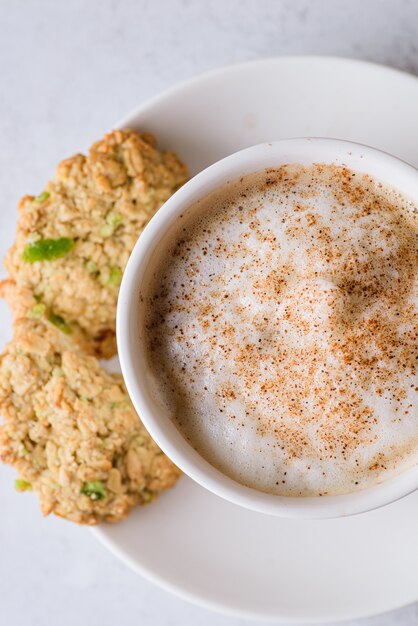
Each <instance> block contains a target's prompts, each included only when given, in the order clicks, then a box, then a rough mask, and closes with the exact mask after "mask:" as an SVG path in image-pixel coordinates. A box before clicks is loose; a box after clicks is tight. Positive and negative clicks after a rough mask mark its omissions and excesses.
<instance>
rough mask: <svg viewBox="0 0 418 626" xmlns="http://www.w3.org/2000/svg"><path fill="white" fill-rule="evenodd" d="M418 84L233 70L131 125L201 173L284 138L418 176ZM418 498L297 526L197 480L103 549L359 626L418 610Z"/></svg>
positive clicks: (389, 75)
mask: <svg viewBox="0 0 418 626" xmlns="http://www.w3.org/2000/svg"><path fill="white" fill-rule="evenodd" d="M417 111H418V79H416V78H414V77H412V76H409V75H408V74H404V73H401V72H398V71H395V70H391V69H388V68H385V67H380V66H377V65H372V64H369V63H362V62H358V61H350V60H343V59H334V58H320V57H319V58H316V57H295V58H289V57H287V58H286V57H283V58H277V59H270V60H264V61H257V62H252V63H246V64H244V65H238V66H233V67H227V68H225V69H221V70H218V71H216V72H212V73H210V74H206V75H204V76H201V77H198V78H196V79H193V80H191V81H189V82H187V83H184V84H181V85H179V86H178V87H175V88H174V89H172V90H170V91H168V92H166V93H164V94H163V95H161V96H159V97H158V98H156V99H154V100H152V101H151V102H150V103H148V104H147V105H145V106H143V107H141V108H140V109H139V110H138V111H136V112H134V113H133V114H132V115H130V116H129V117H128V118H126V119H125V120H123V122H122V123H121V124H120V125H121V126H130V127H136V128H141V129H146V130H149V131H151V132H154V133H155V134H156V136H157V137H158V139H159V142H160V144H161V146H163V147H164V148H171V149H173V150H176V151H177V152H178V153H179V154H180V155H181V157H182V158H183V159H184V160H185V161H186V163H187V164H188V166H189V168H190V170H191V172H192V173H193V174H194V173H196V172H198V171H199V170H200V169H202V168H203V167H206V166H207V165H209V164H210V163H212V162H213V161H215V160H217V159H219V158H221V157H223V156H226V155H227V154H230V153H231V152H234V151H236V150H238V149H240V148H243V147H245V146H249V145H251V144H255V143H259V142H261V141H268V140H274V139H280V138H283V137H292V136H302V135H316V136H324V137H339V138H344V139H350V140H353V141H359V142H362V143H366V144H370V145H372V146H375V147H378V148H381V149H383V150H387V151H388V152H391V153H392V154H394V155H397V156H399V157H401V158H403V159H405V160H406V161H409V162H410V163H412V164H413V165H415V166H418V125H417V124H416V122H415V120H416V116H417ZM417 525H418V492H417V493H415V494H413V495H412V496H409V497H407V498H404V499H403V500H401V501H399V502H397V503H395V504H392V505H390V506H387V507H385V508H383V509H380V510H377V511H373V512H371V513H367V514H364V515H360V516H356V517H350V518H345V519H338V520H325V521H324V520H323V521H295V520H286V519H278V518H274V517H269V516H265V515H262V514H259V513H254V512H251V511H248V510H244V509H241V508H239V507H237V506H235V505H232V504H229V503H227V502H225V501H224V500H222V499H220V498H218V497H216V496H214V495H211V494H210V493H208V492H207V491H205V490H204V489H202V488H201V487H199V486H198V485H196V484H194V483H193V482H192V481H191V480H189V479H188V478H182V480H181V482H180V483H179V485H178V486H177V487H176V488H175V489H174V490H173V491H171V492H170V493H167V494H165V495H164V496H163V497H161V499H160V500H159V501H158V502H157V503H155V504H153V505H152V506H149V507H146V508H145V509H143V510H139V509H138V510H137V511H135V512H134V513H133V514H132V515H131V516H130V518H129V519H128V520H127V521H126V522H124V523H122V524H118V525H115V526H110V525H108V526H102V527H100V528H99V529H97V530H95V531H94V532H95V534H96V536H97V537H98V538H99V539H100V540H101V541H102V542H103V543H104V544H105V545H106V546H107V547H108V548H109V549H110V550H112V551H113V552H114V553H115V554H116V555H117V556H118V557H120V558H121V559H122V560H123V561H125V562H126V563H127V564H128V565H130V566H131V567H132V568H133V569H134V570H135V571H137V572H139V573H140V574H143V575H144V576H146V577H147V578H149V579H151V580H153V581H155V582H156V583H158V584H160V585H161V586H163V587H165V588H166V589H168V590H170V591H173V592H175V593H177V594H179V595H180V596H182V597H183V598H186V599H188V600H191V601H193V602H196V603H198V604H201V605H204V606H206V607H209V608H213V609H217V610H220V611H223V612H228V613H231V614H234V615H240V616H244V617H253V618H255V619H259V620H260V619H266V620H271V621H276V622H287V623H289V622H298V623H301V622H305V623H307V622H315V621H316V622H324V621H333V620H341V619H350V618H352V619H354V618H357V617H363V616H366V615H371V614H374V613H379V612H383V611H387V610H390V609H393V608H396V607H399V606H402V605H405V604H408V603H411V602H414V601H416V600H418V583H417V580H418V537H417Z"/></svg>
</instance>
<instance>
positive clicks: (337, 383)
mask: <svg viewBox="0 0 418 626" xmlns="http://www.w3.org/2000/svg"><path fill="white" fill-rule="evenodd" d="M417 235H418V225H417V210H416V208H415V207H414V206H413V205H412V204H411V203H410V202H409V201H408V200H407V199H405V198H403V197H402V196H401V195H399V194H397V193H396V192H395V191H393V190H391V189H389V188H386V187H384V186H382V185H381V184H380V183H377V182H376V181H374V180H372V179H370V178H369V177H367V176H366V175H363V174H360V173H355V172H352V171H350V170H347V169H345V168H342V167H336V166H324V165H315V166H311V167H308V168H303V167H302V166H298V165H291V166H285V167H281V168H279V169H277V170H266V171H263V172H260V173H258V174H254V175H251V176H246V177H244V178H243V179H241V180H240V181H236V182H235V183H233V184H230V185H228V186H226V187H225V188H224V189H222V190H219V191H218V192H215V193H213V194H211V195H210V196H208V197H207V198H206V199H204V200H203V201H201V202H200V203H199V204H198V205H195V206H194V207H191V209H190V210H189V211H187V212H186V214H185V215H184V216H183V217H182V218H181V219H180V220H179V224H178V229H177V231H176V232H175V233H174V234H173V235H172V236H171V239H170V240H169V241H166V242H165V243H164V245H163V246H161V249H160V255H159V258H158V259H157V260H156V261H155V264H154V268H153V271H152V276H151V275H150V279H149V289H148V291H147V292H144V293H142V294H141V296H142V298H143V307H142V313H143V315H144V318H143V319H142V321H141V325H142V330H143V336H144V337H146V342H147V351H148V355H149V366H150V369H151V371H152V373H153V376H154V379H155V381H156V383H155V394H156V395H157V396H158V397H159V398H160V399H161V402H163V403H164V404H165V406H167V407H168V408H169V411H170V414H171V418H172V420H173V422H174V423H175V424H176V426H177V428H178V429H179V430H180V432H181V433H182V434H183V435H184V436H185V437H186V438H187V439H188V440H189V441H190V443H191V444H192V445H193V447H194V448H195V449H196V450H197V451H198V452H199V453H200V454H201V455H202V456H203V457H204V458H206V459H207V460H208V461H209V462H210V463H211V464H212V465H214V466H215V467H217V468H218V469H220V470H221V471H222V472H224V473H225V474H227V475H228V476H230V477H231V478H233V479H235V480H237V481H238V482H240V483H242V484H244V485H247V486H250V487H254V488H256V489H259V490H261V491H265V492H268V493H273V494H282V495H291V496H307V495H319V494H338V493H347V492H351V491H355V490H359V489H363V488H365V487H367V486H369V485H372V484H375V483H377V482H380V481H383V480H385V479H387V478H389V477H390V476H392V475H394V474H396V473H398V472H400V471H402V470H403V469H405V468H407V467H410V466H412V465H414V464H416V463H417V462H418V413H417V407H418V401H417V397H418V394H417V390H418V378H417V371H416V365H417V357H418V341H417V329H418V279H417V270H416V262H417V258H418V255H417V252H418V250H417Z"/></svg>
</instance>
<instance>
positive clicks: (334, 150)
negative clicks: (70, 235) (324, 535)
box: [117, 138, 418, 518]
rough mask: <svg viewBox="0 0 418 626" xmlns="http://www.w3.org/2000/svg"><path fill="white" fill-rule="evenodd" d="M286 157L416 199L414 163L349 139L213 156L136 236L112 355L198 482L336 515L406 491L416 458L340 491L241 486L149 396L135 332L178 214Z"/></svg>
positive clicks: (287, 513)
mask: <svg viewBox="0 0 418 626" xmlns="http://www.w3.org/2000/svg"><path fill="white" fill-rule="evenodd" d="M285 163H300V164H303V165H309V164H312V163H333V164H336V165H345V166H347V167H348V168H350V169H353V170H357V171H359V172H364V173H367V174H369V175H370V176H372V177H373V178H375V179H377V180H379V181H381V182H383V183H386V184H387V185H389V186H391V187H394V188H396V189H398V190H399V191H401V192H402V193H403V194H404V195H406V196H408V197H410V198H411V199H412V200H413V201H414V202H415V203H416V204H417V205H418V171H417V170H416V169H415V168H413V167H412V166H410V165H408V164H406V163H404V162H403V161H400V160H399V159H397V158H395V157H393V156H391V155H389V154H386V153H384V152H380V151H379V150H375V149H374V148H370V147H367V146H363V145H360V144H356V143H351V142H346V141H342V140H337V139H321V138H301V139H287V140H283V141H277V142H274V143H265V144H260V145H256V146H253V147H251V148H247V149H245V150H242V151H240V152H237V153H235V154H233V155H231V156H229V157H226V158H225V159H222V160H221V161H218V162H217V163H215V164H214V165H212V166H210V167H208V168H207V169H205V170H203V171H202V172H200V174H198V175H197V176H195V177H194V178H192V180H190V181H189V182H188V183H187V184H185V185H184V186H183V187H182V188H181V189H180V190H179V191H177V192H176V193H175V194H174V195H173V196H172V197H171V198H170V199H169V200H168V201H167V202H166V203H165V204H164V206H163V207H162V208H161V209H160V210H159V211H158V213H157V214H156V215H155V216H154V217H153V218H152V220H151V221H150V223H149V224H148V225H147V227H146V228H145V230H144V232H143V233H142V235H141V236H140V238H139V240H138V242H137V244H136V246H135V248H134V250H133V252H132V254H131V257H130V259H129V262H128V265H127V267H126V270H125V273H124V276H123V280H122V285H121V289H120V295H119V302H118V310H117V342H118V350H119V358H120V363H121V367H122V373H123V377H124V379H125V383H126V386H127V389H128V392H129V395H130V397H131V399H132V402H133V404H134V406H135V408H136V410H137V412H138V414H139V415H140V416H141V419H142V421H143V423H144V424H145V426H146V428H147V430H148V431H149V432H150V434H151V436H152V437H153V438H154V440H155V441H156V442H157V444H158V445H159V446H160V447H161V449H162V450H163V451H164V452H165V453H166V454H167V456H169V457H170V458H171V459H172V461H173V462H174V463H175V464H176V465H177V466H178V467H179V468H180V469H181V470H182V471H183V472H184V473H185V474H187V475H189V476H190V477H191V478H192V479H194V480H195V481H196V482H198V483H199V484H200V485H202V486H203V487H206V489H209V490H210V491H212V492H213V493H215V494H217V495H219V496H221V497H223V498H225V499H227V500H229V501H231V502H234V503H236V504H239V505H241V506H244V507H247V508H250V509H254V510H256V511H260V512H264V513H269V514H274V515H280V516H284V517H302V518H326V517H340V516H344V515H351V514H355V513H360V512H363V511H368V510H370V509H374V508H377V507H379V506H383V505H385V504H388V503H390V502H393V501H395V500H397V499H399V498H401V497H403V496H405V495H407V494H409V493H411V492H412V491H414V490H415V489H417V488H418V465H417V466H415V467H413V468H411V469H409V470H406V471H404V472H403V473H401V474H399V475H398V476H396V477H394V478H392V479H389V480H387V481H385V482H382V483H380V484H376V485H375V486H373V487H370V488H368V489H365V490H363V491H358V492H354V493H349V494H346V495H338V496H322V497H319V496H318V497H284V496H277V495H271V494H267V493H263V492H260V491H257V490H255V489H251V488H249V487H245V486H243V485H241V484H239V483H237V482H235V481H234V480H232V479H231V478H229V477H227V476H225V475H224V474H222V473H221V472H220V471H219V470H217V469H215V468H214V467H213V466H212V465H210V464H209V463H208V462H207V461H206V460H205V459H203V458H202V457H201V456H200V455H199V454H198V453H197V452H196V451H195V450H194V449H193V448H192V446H191V445H190V444H189V443H188V442H187V441H186V440H185V439H184V437H183V436H182V435H181V433H180V432H179V431H178V430H177V429H176V427H175V426H174V424H173V423H172V422H171V420H170V418H169V416H168V415H167V414H165V412H164V411H163V410H161V406H160V405H159V404H157V402H156V401H155V399H154V398H153V396H152V392H151V386H150V384H149V377H148V371H147V361H146V355H145V351H144V346H143V341H142V340H141V337H140V333H139V322H138V319H139V313H138V311H139V306H140V302H139V294H140V290H141V284H142V280H143V277H144V273H145V270H146V268H147V265H148V263H149V261H150V259H151V257H152V255H153V253H154V251H155V250H156V249H157V248H158V245H159V242H160V240H161V239H162V238H163V236H164V235H166V233H167V232H168V231H169V229H170V228H171V227H172V225H173V224H174V223H175V222H176V220H177V218H178V216H179V214H181V213H183V212H184V211H185V210H186V209H187V208H188V207H189V206H191V205H192V204H194V203H195V202H196V201H197V200H199V199H201V198H203V197H204V196H206V195H207V194H208V193H209V192H210V191H212V190H214V189H216V188H219V187H222V186H223V185H224V184H225V183H226V182H227V181H231V180H234V179H236V178H238V177H239V176H242V175H245V174H249V173H252V172H257V171H260V170H262V169H264V168H267V167H279V166H281V165H283V164H285ZM417 419H418V417H417ZM180 506H181V505H180Z"/></svg>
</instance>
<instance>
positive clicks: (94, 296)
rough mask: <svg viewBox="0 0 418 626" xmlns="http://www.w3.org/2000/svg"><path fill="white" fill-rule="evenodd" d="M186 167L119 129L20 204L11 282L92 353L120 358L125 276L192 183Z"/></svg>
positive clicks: (147, 139) (150, 141)
mask: <svg viewBox="0 0 418 626" xmlns="http://www.w3.org/2000/svg"><path fill="white" fill-rule="evenodd" d="M186 178H187V171H186V167H185V166H184V165H183V164H182V163H181V161H180V160H179V158H178V157H177V156H176V155H175V154H174V153H171V152H161V151H159V150H158V149H157V148H156V146H155V140H154V138H153V137H152V136H150V135H147V134H139V133H137V132H136V131H134V130H117V131H114V132H112V133H109V134H107V135H106V136H105V137H104V138H103V139H102V140H101V141H99V142H97V143H95V144H94V145H93V146H92V147H91V148H90V151H89V153H88V155H87V156H84V155H81V154H78V155H76V156H74V157H72V158H70V159H67V160H65V161H63V162H62V163H60V164H59V165H58V167H57V169H56V172H55V178H54V179H53V180H52V181H51V182H49V183H48V184H47V185H46V187H45V189H44V191H42V193H40V194H39V195H38V196H36V197H33V196H25V197H24V198H23V199H22V200H21V202H20V204H19V213H20V217H19V221H18V227H17V235H16V241H15V243H14V245H13V246H12V248H11V249H10V250H9V252H8V253H7V255H6V258H5V265H6V269H7V271H8V273H9V277H10V279H11V280H12V281H14V282H15V283H16V285H17V286H18V288H19V289H21V290H29V291H31V292H32V294H33V297H34V298H36V300H37V302H38V304H40V305H45V307H46V308H47V309H48V311H49V314H50V315H54V316H56V319H57V321H59V320H63V323H62V329H66V330H67V331H68V332H70V333H71V332H76V331H81V332H82V333H84V335H85V338H86V342H87V343H90V349H89V351H90V352H93V353H94V354H96V356H98V357H104V358H109V357H111V356H113V355H114V354H116V341H115V317H116V302H117V296H118V291H119V285H120V282H121V279H122V274H123V270H124V268H125V265H126V263H127V260H128V258H129V255H130V253H131V251H132V248H133V246H134V244H135V242H136V240H137V239H138V236H139V235H140V233H141V232H142V230H143V228H144V226H145V225H146V224H147V222H148V221H149V219H150V218H151V217H152V216H153V215H154V213H155V212H156V211H157V209H158V208H159V207H160V206H161V205H162V204H163V203H164V202H165V201H166V200H167V199H168V198H169V197H170V196H171V195H172V194H173V193H174V192H175V191H176V190H177V189H178V188H179V187H180V186H181V185H182V184H183V183H184V182H185V181H186Z"/></svg>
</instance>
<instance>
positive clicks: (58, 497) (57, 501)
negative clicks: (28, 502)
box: [0, 318, 180, 525]
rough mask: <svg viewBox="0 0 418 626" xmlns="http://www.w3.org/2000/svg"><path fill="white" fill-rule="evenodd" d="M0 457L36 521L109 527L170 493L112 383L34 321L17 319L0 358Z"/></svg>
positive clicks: (92, 361)
mask: <svg viewBox="0 0 418 626" xmlns="http://www.w3.org/2000/svg"><path fill="white" fill-rule="evenodd" d="M0 414H1V416H2V418H3V425H2V426H1V427H0V456H1V459H2V461H3V462H5V463H8V464H10V465H13V466H14V467H15V468H16V469H17V472H18V479H17V481H16V489H17V490H18V491H34V493H35V494H36V495H37V496H38V498H39V502H40V506H41V510H42V512H43V514H44V515H48V514H49V513H55V514H56V515H59V516H61V517H63V518H66V519H68V520H71V521H73V522H77V523H80V524H89V525H93V524H97V523H99V522H102V521H107V522H116V521H118V520H121V519H124V518H125V517H126V516H127V515H128V513H129V511H130V510H131V509H132V508H133V507H135V506H137V505H141V504H145V503H148V502H150V501H151V500H153V499H154V498H155V497H156V496H157V495H158V494H159V493H160V492H161V491H163V490H165V489H167V488H169V487H171V486H173V485H174V484H175V482H176V480H177V479H178V477H179V474H180V472H179V470H178V469H177V468H176V467H175V466H174V465H173V463H172V462H171V461H170V460H169V459H168V458H167V457H166V456H165V455H164V454H163V453H162V451H161V450H160V449H159V448H158V446H157V445H156V444H155V443H154V441H153V440H152V439H151V437H150V436H149V434H148V433H147V431H146V430H145V428H144V427H143V425H142V423H141V422H140V420H139V418H138V416H137V414H136V413H135V411H134V409H133V407H132V405H131V403H130V400H129V398H128V395H127V392H126V390H125V388H124V385H123V382H122V380H121V378H120V376H118V375H112V374H109V373H107V372H106V371H105V370H103V369H102V368H101V367H100V365H99V363H98V361H97V359H96V358H95V357H91V356H87V355H85V354H84V353H83V351H81V350H79V349H78V348H77V346H76V345H75V344H74V342H73V339H72V338H71V336H69V335H67V334H65V333H62V332H61V331H60V330H59V329H58V328H56V327H55V326H54V325H53V324H51V323H49V322H48V321H46V320H44V319H28V318H26V319H25V318H22V319H19V320H18V321H17V322H16V323H15V327H14V337H13V340H12V341H11V342H10V343H9V344H8V345H7V346H6V348H5V351H4V353H3V354H2V355H1V356H0Z"/></svg>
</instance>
